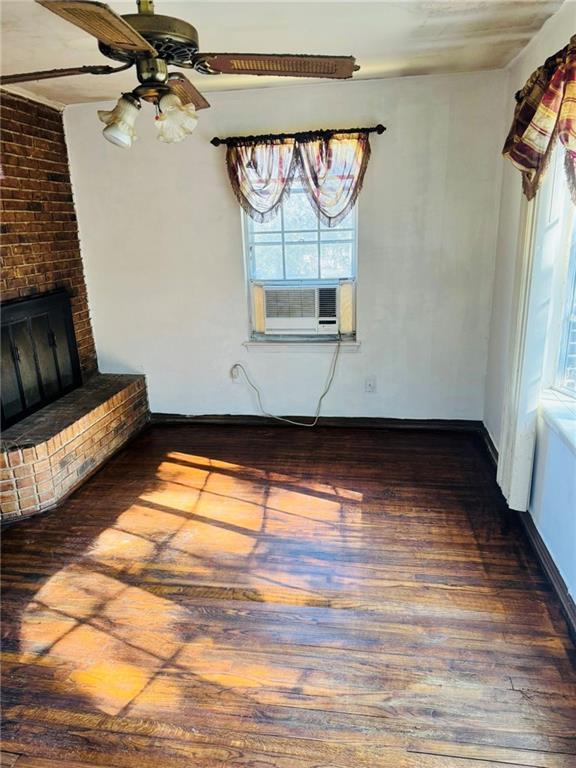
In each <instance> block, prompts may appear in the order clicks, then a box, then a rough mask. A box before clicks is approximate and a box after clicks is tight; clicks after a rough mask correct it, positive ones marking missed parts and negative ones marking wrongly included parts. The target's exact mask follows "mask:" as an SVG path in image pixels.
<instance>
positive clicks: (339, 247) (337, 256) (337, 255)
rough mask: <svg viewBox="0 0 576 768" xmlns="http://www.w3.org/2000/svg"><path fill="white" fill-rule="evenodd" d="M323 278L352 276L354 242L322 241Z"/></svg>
mask: <svg viewBox="0 0 576 768" xmlns="http://www.w3.org/2000/svg"><path fill="white" fill-rule="evenodd" d="M320 266H321V276H322V278H324V279H325V278H334V277H352V244H351V243H322V245H321V246H320Z"/></svg>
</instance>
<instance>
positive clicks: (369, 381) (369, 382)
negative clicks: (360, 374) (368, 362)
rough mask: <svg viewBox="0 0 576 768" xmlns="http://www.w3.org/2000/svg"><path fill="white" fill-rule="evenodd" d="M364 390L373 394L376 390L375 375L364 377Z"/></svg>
mask: <svg viewBox="0 0 576 768" xmlns="http://www.w3.org/2000/svg"><path fill="white" fill-rule="evenodd" d="M364 392H366V393H367V394H369V395H373V394H374V392H376V376H366V378H365V379H364Z"/></svg>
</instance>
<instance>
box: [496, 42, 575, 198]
mask: <svg viewBox="0 0 576 768" xmlns="http://www.w3.org/2000/svg"><path fill="white" fill-rule="evenodd" d="M516 102H517V104H516V109H515V111H514V120H513V122H512V127H511V129H510V133H509V134H508V137H507V139H506V142H505V144H504V149H503V154H504V156H505V157H508V158H509V159H510V160H511V161H512V163H514V165H515V166H516V167H517V168H518V169H519V170H520V171H521V172H522V188H523V190H524V194H525V195H526V197H527V198H528V200H531V199H532V198H533V197H534V195H535V194H536V192H537V190H538V187H539V185H540V182H541V180H542V178H543V177H544V174H545V173H546V169H547V167H548V163H549V161H550V158H551V156H552V153H553V150H554V147H555V146H556V140H559V141H560V143H561V144H562V145H563V147H564V153H565V168H566V175H567V179H568V187H569V189H570V193H571V195H572V200H573V201H574V204H575V205H576V35H575V36H574V37H572V39H571V40H570V43H569V44H568V45H567V46H566V47H565V48H563V49H562V50H561V51H558V53H555V54H554V55H553V56H550V58H548V59H546V61H545V62H544V64H543V65H542V66H541V67H539V68H538V69H537V70H536V71H535V72H533V73H532V75H531V76H530V78H529V79H528V81H527V83H526V85H525V86H524V88H522V90H521V91H518V93H517V94H516Z"/></svg>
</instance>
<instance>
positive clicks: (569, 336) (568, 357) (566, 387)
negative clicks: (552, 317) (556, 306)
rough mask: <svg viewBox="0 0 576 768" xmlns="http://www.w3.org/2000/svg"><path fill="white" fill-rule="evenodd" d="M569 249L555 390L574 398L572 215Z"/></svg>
mask: <svg viewBox="0 0 576 768" xmlns="http://www.w3.org/2000/svg"><path fill="white" fill-rule="evenodd" d="M569 249H570V253H569V261H568V274H567V279H566V283H565V303H564V308H563V309H564V311H563V317H562V332H561V342H560V353H559V356H558V372H557V375H556V388H557V389H561V390H563V391H565V392H567V393H570V394H572V395H573V396H574V397H576V216H574V215H573V216H572V229H571V236H570V242H569Z"/></svg>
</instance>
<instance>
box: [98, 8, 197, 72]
mask: <svg viewBox="0 0 576 768" xmlns="http://www.w3.org/2000/svg"><path fill="white" fill-rule="evenodd" d="M122 18H123V19H124V20H125V21H127V22H128V24H130V26H132V27H133V28H134V29H135V30H136V31H137V32H139V33H140V34H141V35H142V37H143V38H145V39H146V40H147V41H148V42H149V43H150V45H152V46H153V47H154V49H155V50H156V52H157V54H158V58H161V59H164V61H165V62H166V63H167V64H173V65H174V66H179V67H193V66H194V63H195V57H196V54H197V53H198V32H197V31H196V28H195V27H193V26H192V24H189V23H188V22H187V21H183V20H182V19H176V18H173V17H172V16H162V15H160V14H142V13H129V14H126V15H125V16H122ZM98 47H99V49H100V51H101V53H103V54H104V56H107V57H108V58H110V59H114V60H116V61H125V62H129V61H138V59H139V58H142V54H139V53H133V52H132V51H126V50H121V49H119V48H115V47H114V46H113V45H106V44H104V43H101V42H99V43H98Z"/></svg>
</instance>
